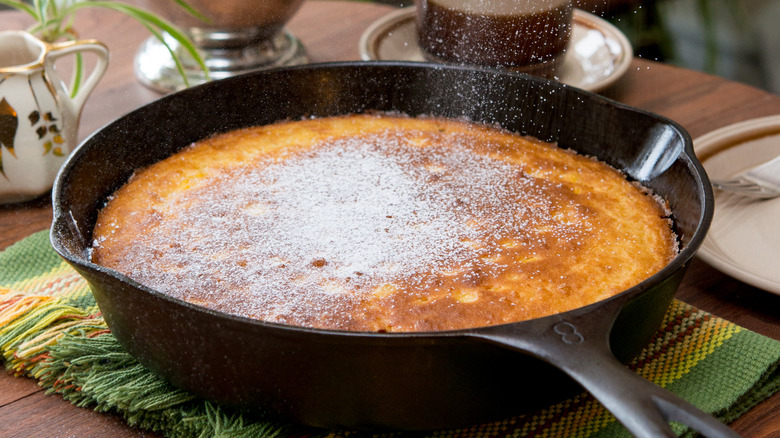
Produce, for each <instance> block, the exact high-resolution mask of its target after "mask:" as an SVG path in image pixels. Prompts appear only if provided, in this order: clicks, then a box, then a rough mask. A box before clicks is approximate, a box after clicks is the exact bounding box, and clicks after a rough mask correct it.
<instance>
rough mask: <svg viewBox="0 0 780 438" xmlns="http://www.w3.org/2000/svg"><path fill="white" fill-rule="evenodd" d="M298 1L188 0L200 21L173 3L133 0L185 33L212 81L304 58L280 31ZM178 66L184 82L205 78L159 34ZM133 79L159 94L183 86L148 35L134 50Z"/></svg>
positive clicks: (180, 50)
mask: <svg viewBox="0 0 780 438" xmlns="http://www.w3.org/2000/svg"><path fill="white" fill-rule="evenodd" d="M303 1H304V0H264V1H262V2H254V1H245V0H189V1H188V3H189V5H190V6H192V7H193V8H194V9H195V10H197V11H198V12H200V13H201V14H203V16H205V17H206V18H207V20H208V21H207V22H204V21H201V20H199V19H198V18H196V17H193V16H192V15H190V14H188V13H187V12H186V11H185V10H184V9H183V8H181V7H180V6H179V5H177V4H176V3H175V2H173V1H155V0H138V3H139V5H141V6H143V7H144V8H146V9H148V10H150V11H152V12H154V13H156V14H158V15H160V16H162V17H163V18H165V19H167V20H169V21H170V22H172V23H173V24H175V25H176V26H178V27H179V28H181V29H182V30H183V31H184V33H186V34H187V35H188V36H189V37H190V38H191V39H192V41H193V42H194V43H195V45H196V46H197V48H198V49H199V50H200V51H201V53H202V54H203V57H204V59H205V61H206V66H207V67H208V69H209V74H210V76H211V78H212V79H223V78H226V77H230V76H235V75H238V74H242V73H247V72H250V71H255V70H261V69H265V68H271V67H281V66H291V65H299V64H303V63H305V62H307V61H308V59H307V56H306V50H305V48H304V47H303V45H302V44H301V42H300V41H299V40H298V39H297V38H296V37H295V36H294V35H293V34H291V33H290V32H289V31H288V30H287V29H285V27H284V26H285V24H286V23H287V22H288V21H289V20H290V18H292V16H293V15H294V14H295V13H296V12H297V11H298V9H299V8H300V7H301V5H302V4H303ZM163 38H164V39H165V41H166V43H168V45H169V46H170V47H171V48H172V49H173V51H174V52H175V53H176V55H177V56H178V57H179V59H180V60H181V61H182V65H183V68H184V71H185V74H186V76H187V79H188V81H189V84H190V85H196V84H200V83H203V82H206V79H207V78H206V74H205V73H204V72H203V70H202V69H201V68H200V66H199V65H198V64H197V63H196V62H195V60H194V59H193V58H192V57H191V56H190V55H189V53H188V52H187V51H186V50H185V49H184V48H183V47H182V46H181V45H180V44H179V43H178V42H177V41H176V40H175V39H174V38H172V37H171V36H170V35H169V34H167V33H163ZM134 69H135V75H136V77H137V78H138V80H139V81H140V82H141V83H142V84H144V85H146V86H147V87H149V88H152V89H154V90H156V91H160V92H164V93H166V92H171V91H177V90H181V89H183V88H185V83H184V79H183V78H182V77H181V74H180V72H179V70H178V69H177V68H176V64H175V62H174V60H173V57H172V56H171V54H170V52H169V51H168V49H167V48H166V47H165V46H164V45H163V44H162V43H161V42H160V41H159V40H158V39H157V38H155V37H154V36H152V37H149V38H148V39H147V40H146V41H144V43H143V44H142V45H141V47H140V48H139V50H138V52H137V53H136V57H135V63H134Z"/></svg>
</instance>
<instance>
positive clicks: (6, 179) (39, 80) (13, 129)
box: [0, 31, 108, 203]
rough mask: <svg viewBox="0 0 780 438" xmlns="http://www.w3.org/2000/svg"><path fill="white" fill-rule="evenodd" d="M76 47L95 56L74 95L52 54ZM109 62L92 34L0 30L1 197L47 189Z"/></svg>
mask: <svg viewBox="0 0 780 438" xmlns="http://www.w3.org/2000/svg"><path fill="white" fill-rule="evenodd" d="M77 52H91V53H94V54H95V55H97V62H96V63H95V66H94V67H93V69H92V71H91V72H90V74H89V76H88V77H87V79H86V81H84V83H83V84H82V85H81V87H80V89H79V90H78V93H76V95H75V96H74V97H71V96H70V94H71V93H70V90H69V89H68V86H67V84H65V82H63V80H62V79H61V78H60V76H59V75H58V74H57V72H56V69H55V67H54V63H55V61H56V60H57V59H59V58H61V57H63V56H65V55H69V54H75V53H77ZM107 65H108V49H106V47H105V46H104V45H103V44H101V43H99V42H97V41H92V40H84V41H68V42H62V43H54V44H48V43H45V42H43V41H41V40H39V39H38V38H36V37H34V36H33V35H31V34H30V33H28V32H24V31H2V32H0V203H12V202H23V201H27V200H30V199H33V198H36V197H39V196H41V195H43V194H45V193H46V192H47V191H49V190H50V189H51V187H52V184H53V183H54V178H55V177H56V175H57V171H58V170H59V168H60V166H61V165H62V164H63V162H64V161H65V158H66V157H67V155H68V154H69V153H70V151H71V150H72V149H73V148H74V147H75V146H76V141H77V133H78V124H79V116H80V114H81V109H82V107H83V106H84V102H85V101H86V99H87V97H88V96H89V94H90V93H91V92H92V89H93V88H94V87H95V85H97V83H98V81H100V78H101V77H102V76H103V74H104V73H105V71H106V67H107Z"/></svg>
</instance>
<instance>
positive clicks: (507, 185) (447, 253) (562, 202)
mask: <svg viewBox="0 0 780 438" xmlns="http://www.w3.org/2000/svg"><path fill="white" fill-rule="evenodd" d="M428 134H429V133H428ZM464 138H465V137H464ZM417 142H418V140H417V139H416V137H415V135H414V132H409V131H400V130H399V131H393V130H388V131H386V132H380V133H373V134H364V135H359V136H351V137H348V138H332V139H328V140H327V141H323V142H322V143H320V144H317V145H315V146H313V147H311V148H308V149H306V150H305V151H302V152H297V153H294V154H291V155H287V156H285V158H284V159H283V160H274V159H273V158H269V157H261V158H260V160H261V161H262V162H261V163H259V164H260V165H256V166H245V167H241V168H239V169H233V170H225V171H223V172H222V173H221V174H220V175H219V177H218V178H217V179H215V180H213V181H211V182H210V184H209V185H208V186H205V187H200V188H196V189H194V190H191V191H188V192H186V193H185V194H184V195H183V196H181V197H179V198H178V199H176V200H175V201H174V202H175V205H170V206H169V207H170V209H171V210H175V211H176V212H177V216H178V217H177V220H176V221H172V222H168V221H165V220H162V221H160V223H159V224H158V225H157V226H156V227H153V228H150V229H149V230H148V234H147V235H146V236H144V238H143V239H138V240H137V241H136V242H134V243H133V245H135V247H134V248H131V249H130V250H129V251H128V252H127V253H128V257H129V259H128V260H126V262H127V263H129V265H130V266H131V268H130V269H129V272H131V276H132V277H134V278H136V279H137V280H138V281H141V282H142V283H146V284H148V285H150V286H151V287H153V288H156V289H158V290H160V291H161V292H164V293H167V294H170V295H173V296H177V297H180V298H184V299H188V300H190V301H196V302H197V301H198V300H205V301H208V302H209V303H212V304H214V305H215V306H216V307H217V308H218V309H219V310H222V311H226V312H229V313H234V314H239V315H244V316H250V317H259V318H261V319H264V320H270V321H278V322H291V323H295V324H299V325H318V326H331V325H338V324H344V323H345V321H346V319H347V318H349V315H347V313H353V314H354V313H355V312H356V310H355V309H360V308H361V306H363V307H365V303H366V302H368V301H371V300H373V299H381V298H383V297H384V295H383V294H385V295H386V294H387V293H389V291H388V289H387V287H391V288H399V287H400V288H401V291H402V292H403V293H411V292H410V291H414V290H421V289H426V288H427V289H436V287H437V283H436V281H437V280H436V279H437V278H438V277H441V276H445V277H446V276H459V280H458V281H459V282H461V283H466V284H468V283H469V282H473V281H478V280H479V279H474V278H472V277H475V276H485V275H487V276H490V275H498V274H500V273H502V272H504V271H506V270H507V267H508V262H507V260H506V259H505V258H504V257H502V254H504V253H506V252H507V251H508V249H507V248H510V247H511V248H512V249H511V250H512V251H513V253H515V254H516V253H517V247H518V246H521V247H523V248H524V252H525V253H530V254H532V253H533V252H534V248H537V247H544V246H546V245H548V244H549V242H548V241H547V240H546V239H548V238H550V237H554V238H555V239H557V240H567V241H571V242H576V241H577V239H578V238H579V236H580V234H581V233H582V232H583V230H585V229H586V228H587V227H588V222H587V215H586V214H585V213H583V212H581V211H578V210H577V208H578V207H577V205H576V204H575V203H573V202H571V201H568V200H567V198H566V196H562V197H559V198H551V197H550V196H549V190H555V187H550V186H549V185H550V183H548V182H545V181H542V180H538V179H535V178H533V177H531V176H530V175H528V174H526V173H524V171H523V169H522V167H521V166H518V165H516V164H514V163H510V162H508V161H506V160H502V159H498V158H495V157H491V156H489V155H487V154H480V153H476V152H475V151H474V150H473V146H472V145H469V144H467V142H466V141H465V140H463V139H462V138H460V137H459V136H458V135H455V134H453V135H450V136H448V137H447V141H446V142H434V143H433V144H431V145H426V146H425V147H424V148H421V147H419V145H418V143H417ZM562 209H569V210H572V211H574V213H573V214H574V215H575V216H576V217H577V218H578V220H576V221H572V220H571V217H572V216H571V215H568V216H567V218H562V217H561V216H560V215H559V214H558V213H559V212H560V211H561V210H562ZM540 230H543V231H544V232H540ZM507 242H511V245H508V244H507ZM96 243H97V242H96ZM161 249H164V251H161ZM159 266H166V267H167V268H166V269H165V270H159V268H158V267H159ZM390 292H392V291H390ZM469 299H470V298H469V296H468V295H464V297H463V300H469ZM358 311H359V310H358Z"/></svg>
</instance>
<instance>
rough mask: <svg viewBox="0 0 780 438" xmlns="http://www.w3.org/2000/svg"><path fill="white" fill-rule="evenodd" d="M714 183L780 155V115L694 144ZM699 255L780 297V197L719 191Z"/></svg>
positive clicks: (730, 128) (740, 125)
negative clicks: (761, 198)
mask: <svg viewBox="0 0 780 438" xmlns="http://www.w3.org/2000/svg"><path fill="white" fill-rule="evenodd" d="M693 144H694V149H695V150H696V155H697V156H698V157H699V158H700V159H701V161H702V163H703V164H704V168H705V169H706V170H707V173H708V174H709V176H710V177H711V178H713V179H714V178H722V177H728V176H732V175H734V174H736V173H739V172H740V171H742V170H744V169H747V168H749V167H752V166H755V165H757V164H760V163H762V162H764V161H767V160H769V159H771V158H772V157H775V156H777V155H780V115H777V116H770V117H763V118H759V119H753V120H748V121H746V122H741V123H737V124H734V125H729V126H726V127H724V128H721V129H718V130H716V131H713V132H710V133H709V134H706V135H704V136H702V137H699V138H697V139H696V140H694V143H693ZM698 254H699V256H700V257H701V258H702V259H703V260H704V261H706V262H707V263H709V264H710V265H712V266H713V267H715V268H716V269H718V270H720V271H722V272H724V273H726V274H728V275H730V276H732V277H734V278H736V279H738V280H741V281H743V282H745V283H748V284H750V285H753V286H756V287H758V288H761V289H764V290H767V291H769V292H773V293H776V294H778V295H780V198H775V199H767V200H756V199H750V198H745V197H740V196H737V195H734V194H731V193H726V192H721V191H719V190H715V214H714V217H713V221H712V226H711V228H710V231H709V233H708V234H707V237H706V238H705V240H704V243H703V244H702V247H701V249H700V250H699V253H698Z"/></svg>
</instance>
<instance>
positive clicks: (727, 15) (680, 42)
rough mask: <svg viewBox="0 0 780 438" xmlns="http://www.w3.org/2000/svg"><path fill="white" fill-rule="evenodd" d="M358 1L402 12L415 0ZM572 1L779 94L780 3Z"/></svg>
mask: <svg viewBox="0 0 780 438" xmlns="http://www.w3.org/2000/svg"><path fill="white" fill-rule="evenodd" d="M307 1H317V0H307ZM353 1H376V2H381V3H385V4H390V5H393V6H398V7H403V6H412V5H413V1H414V0H353ZM131 2H132V1H131ZM573 2H574V4H575V6H576V7H578V8H580V9H583V10H586V11H588V12H591V13H594V14H596V15H599V16H601V17H603V18H605V19H607V20H608V21H610V22H611V23H613V24H614V25H616V26H617V27H618V28H619V29H621V30H622V31H623V32H624V33H625V34H626V36H627V37H628V39H629V40H630V41H631V44H632V46H633V47H634V51H635V54H636V55H637V56H639V57H642V58H646V59H651V60H655V61H660V62H664V63H668V64H672V65H677V66H680V67H685V68H690V69H694V70H699V71H703V72H707V73H711V74H715V75H718V76H722V77H725V78H728V79H732V80H735V81H739V82H742V83H746V84H749V85H752V86H755V87H758V88H762V89H765V90H768V91H771V92H773V93H776V94H780V0H573ZM0 9H3V6H2V5H0Z"/></svg>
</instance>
